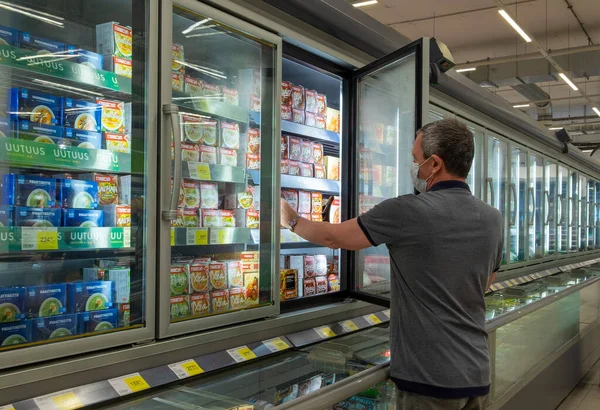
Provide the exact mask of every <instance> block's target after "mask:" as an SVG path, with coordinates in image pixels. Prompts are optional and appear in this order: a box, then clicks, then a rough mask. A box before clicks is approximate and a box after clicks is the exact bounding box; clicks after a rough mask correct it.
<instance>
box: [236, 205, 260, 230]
mask: <svg viewBox="0 0 600 410" xmlns="http://www.w3.org/2000/svg"><path fill="white" fill-rule="evenodd" d="M235 221H236V225H237V226H239V227H241V228H250V229H258V228H259V227H260V226H259V224H260V213H259V212H256V211H251V210H249V209H236V211H235Z"/></svg>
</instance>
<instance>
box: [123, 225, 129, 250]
mask: <svg viewBox="0 0 600 410" xmlns="http://www.w3.org/2000/svg"><path fill="white" fill-rule="evenodd" d="M123 247H124V248H129V247H131V227H129V226H126V227H124V228H123Z"/></svg>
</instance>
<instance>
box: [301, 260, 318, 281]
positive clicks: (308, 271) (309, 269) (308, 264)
mask: <svg viewBox="0 0 600 410" xmlns="http://www.w3.org/2000/svg"><path fill="white" fill-rule="evenodd" d="M302 262H303V263H304V277H305V278H314V277H315V276H316V272H315V257H314V256H313V255H304V256H303V261H302Z"/></svg>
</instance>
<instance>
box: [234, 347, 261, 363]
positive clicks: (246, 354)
mask: <svg viewBox="0 0 600 410" xmlns="http://www.w3.org/2000/svg"><path fill="white" fill-rule="evenodd" d="M227 353H229V356H231V358H232V359H233V360H235V361H236V362H237V363H241V362H246V361H248V360H252V359H256V355H255V354H254V352H253V351H252V350H250V348H249V347H248V346H240V347H236V348H235V349H229V350H227Z"/></svg>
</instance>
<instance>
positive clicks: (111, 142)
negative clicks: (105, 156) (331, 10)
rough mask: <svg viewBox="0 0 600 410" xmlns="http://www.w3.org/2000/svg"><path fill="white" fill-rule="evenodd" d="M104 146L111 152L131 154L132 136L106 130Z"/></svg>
mask: <svg viewBox="0 0 600 410" xmlns="http://www.w3.org/2000/svg"><path fill="white" fill-rule="evenodd" d="M103 134H104V148H105V149H107V150H108V151H110V152H120V153H123V154H131V137H130V136H129V135H125V134H113V133H111V132H105V133H103Z"/></svg>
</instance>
